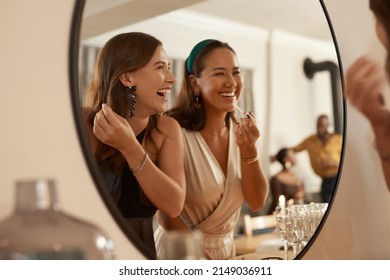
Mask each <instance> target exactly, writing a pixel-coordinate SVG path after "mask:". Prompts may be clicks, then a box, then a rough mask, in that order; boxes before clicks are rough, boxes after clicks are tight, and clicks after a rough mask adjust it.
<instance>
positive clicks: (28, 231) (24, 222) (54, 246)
mask: <svg viewBox="0 0 390 280" xmlns="http://www.w3.org/2000/svg"><path fill="white" fill-rule="evenodd" d="M113 255H114V244H113V242H112V241H111V240H110V239H109V238H108V237H107V236H106V235H105V234H104V233H102V231H101V230H100V229H98V228H97V227H95V226H94V225H92V224H90V223H88V222H85V221H82V220H80V219H78V218H75V217H72V216H70V215H68V214H66V213H64V212H63V211H61V206H60V203H59V202H58V201H57V196H56V186H55V182H54V181H53V180H52V179H38V180H27V181H18V182H17V183H16V205H15V209H14V212H13V213H12V214H11V215H10V216H9V217H7V218H6V219H5V220H3V221H2V222H0V259H11V260H15V259H24V260H26V259H27V260H28V259H34V260H40V259H45V260H53V259H57V260H83V259H89V260H97V259H113Z"/></svg>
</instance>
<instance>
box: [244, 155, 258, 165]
mask: <svg viewBox="0 0 390 280" xmlns="http://www.w3.org/2000/svg"><path fill="white" fill-rule="evenodd" d="M258 160H259V155H256V156H255V157H253V158H243V157H241V162H242V163H247V164H251V163H254V162H256V161H258Z"/></svg>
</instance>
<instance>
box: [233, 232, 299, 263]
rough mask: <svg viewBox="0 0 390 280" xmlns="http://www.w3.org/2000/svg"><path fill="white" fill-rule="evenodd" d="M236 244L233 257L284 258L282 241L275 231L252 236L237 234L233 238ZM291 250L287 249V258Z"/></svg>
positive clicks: (253, 258) (245, 258) (242, 258)
mask: <svg viewBox="0 0 390 280" xmlns="http://www.w3.org/2000/svg"><path fill="white" fill-rule="evenodd" d="M234 243H235V245H236V255H237V257H236V258H235V259H241V260H256V259H257V260H259V259H263V258H268V257H279V258H283V259H284V251H283V249H282V246H283V243H282V241H281V239H280V237H279V235H278V234H277V233H276V232H274V231H273V232H269V233H262V234H256V235H253V236H244V235H243V236H239V237H236V238H235V239H234ZM290 256H292V251H291V250H289V259H290Z"/></svg>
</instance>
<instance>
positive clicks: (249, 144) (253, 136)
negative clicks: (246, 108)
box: [234, 112, 260, 157]
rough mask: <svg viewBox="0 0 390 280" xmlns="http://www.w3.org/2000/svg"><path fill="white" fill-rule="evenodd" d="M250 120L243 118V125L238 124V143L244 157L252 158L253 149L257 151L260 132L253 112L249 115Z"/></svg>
mask: <svg viewBox="0 0 390 280" xmlns="http://www.w3.org/2000/svg"><path fill="white" fill-rule="evenodd" d="M248 114H249V115H250V117H249V118H241V123H238V124H236V127H235V131H234V132H235V134H236V143H237V145H238V146H239V147H240V152H241V155H242V156H246V155H248V156H249V157H252V156H253V155H252V154H253V149H256V141H257V139H259V137H260V131H259V129H258V128H257V126H256V124H255V122H254V115H253V113H252V112H250V113H248Z"/></svg>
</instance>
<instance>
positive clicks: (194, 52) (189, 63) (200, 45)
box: [186, 39, 213, 73]
mask: <svg viewBox="0 0 390 280" xmlns="http://www.w3.org/2000/svg"><path fill="white" fill-rule="evenodd" d="M211 41H213V40H212V39H206V40H203V41H200V42H199V43H197V44H196V45H195V47H194V48H193V49H192V51H191V53H190V55H189V57H188V58H187V63H186V69H187V72H188V73H191V69H192V65H193V64H194V61H195V58H196V57H197V56H198V54H199V53H200V51H201V50H202V49H203V48H204V47H205V46H207V44H208V43H210V42H211Z"/></svg>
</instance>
